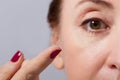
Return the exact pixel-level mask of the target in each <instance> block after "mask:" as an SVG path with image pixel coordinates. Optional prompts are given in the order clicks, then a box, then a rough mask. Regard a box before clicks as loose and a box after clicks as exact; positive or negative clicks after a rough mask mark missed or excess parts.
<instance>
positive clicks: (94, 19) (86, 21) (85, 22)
mask: <svg viewBox="0 0 120 80" xmlns="http://www.w3.org/2000/svg"><path fill="white" fill-rule="evenodd" d="M89 21H101V22H102V23H104V24H105V25H107V26H109V25H108V24H107V23H106V22H105V21H103V20H102V19H100V18H89V19H86V20H84V21H83V22H82V23H81V25H80V26H82V25H85V24H87V23H88V22H89Z"/></svg>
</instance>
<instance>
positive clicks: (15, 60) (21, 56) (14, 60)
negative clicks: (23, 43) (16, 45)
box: [10, 50, 24, 63]
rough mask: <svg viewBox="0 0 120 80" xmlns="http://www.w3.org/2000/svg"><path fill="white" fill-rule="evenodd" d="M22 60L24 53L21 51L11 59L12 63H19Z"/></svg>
mask: <svg viewBox="0 0 120 80" xmlns="http://www.w3.org/2000/svg"><path fill="white" fill-rule="evenodd" d="M20 58H24V57H23V53H22V52H21V51H20V50H18V51H17V52H16V53H15V54H14V55H13V57H12V58H11V59H10V61H11V62H13V63H15V62H18V61H19V59H20Z"/></svg>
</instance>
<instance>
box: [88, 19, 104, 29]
mask: <svg viewBox="0 0 120 80" xmlns="http://www.w3.org/2000/svg"><path fill="white" fill-rule="evenodd" d="M88 26H90V28H91V29H94V30H97V29H101V26H102V23H101V22H100V21H90V22H89V24H88Z"/></svg>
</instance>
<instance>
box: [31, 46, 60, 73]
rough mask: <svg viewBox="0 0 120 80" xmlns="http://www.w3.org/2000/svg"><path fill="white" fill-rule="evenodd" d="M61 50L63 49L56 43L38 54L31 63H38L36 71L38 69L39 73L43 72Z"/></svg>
mask: <svg viewBox="0 0 120 80" xmlns="http://www.w3.org/2000/svg"><path fill="white" fill-rule="evenodd" d="M60 52H61V49H60V48H59V47H58V46H56V45H54V46H52V47H50V48H48V49H47V50H45V51H43V52H42V53H40V54H38V56H36V57H35V58H33V59H32V60H31V65H36V67H34V69H35V70H34V71H36V70H37V71H39V73H40V72H42V71H43V70H44V69H45V68H46V67H47V66H48V65H49V64H50V63H51V62H52V61H53V60H54V58H55V57H56V56H57V55H58V54H59V53H60Z"/></svg>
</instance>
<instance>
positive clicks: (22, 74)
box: [12, 46, 61, 80]
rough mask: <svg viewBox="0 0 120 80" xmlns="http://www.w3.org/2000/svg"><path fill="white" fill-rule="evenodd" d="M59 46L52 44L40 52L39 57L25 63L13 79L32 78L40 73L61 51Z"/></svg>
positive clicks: (29, 79)
mask: <svg viewBox="0 0 120 80" xmlns="http://www.w3.org/2000/svg"><path fill="white" fill-rule="evenodd" d="M60 51H61V49H60V48H59V47H58V46H52V47H50V48H48V49H47V50H45V51H43V52H42V53H40V54H39V55H38V56H37V57H35V58H33V59H31V60H28V61H26V62H24V63H23V65H22V67H21V69H20V70H19V71H18V72H17V73H16V74H15V76H14V77H13V78H12V80H16V79H19V80H32V78H33V79H34V78H35V77H36V76H38V75H39V73H41V72H42V71H43V70H44V69H45V68H46V67H47V66H48V65H49V64H50V63H51V62H52V61H53V60H54V58H55V57H56V56H57V55H58V54H59V53H60Z"/></svg>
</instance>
